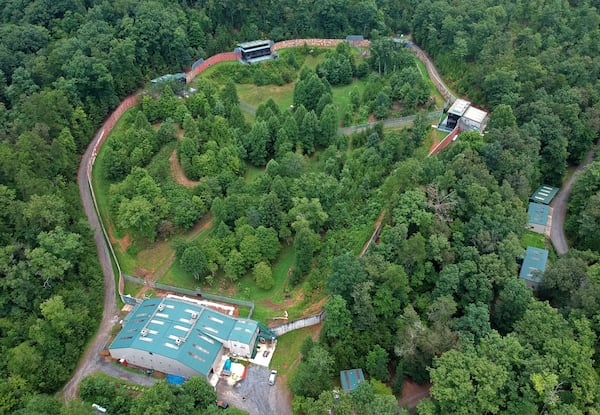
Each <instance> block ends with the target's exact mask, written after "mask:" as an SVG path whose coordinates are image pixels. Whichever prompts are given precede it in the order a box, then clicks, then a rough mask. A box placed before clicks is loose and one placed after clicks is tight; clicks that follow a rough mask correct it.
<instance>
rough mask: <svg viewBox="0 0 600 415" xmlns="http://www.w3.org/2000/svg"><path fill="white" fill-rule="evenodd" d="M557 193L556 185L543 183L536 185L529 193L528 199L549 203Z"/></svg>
mask: <svg viewBox="0 0 600 415" xmlns="http://www.w3.org/2000/svg"><path fill="white" fill-rule="evenodd" d="M557 193H558V187H552V186H548V185H546V184H543V185H541V186H540V187H538V189H537V190H536V191H535V192H534V193H533V194H532V195H531V197H530V198H529V200H531V201H532V202H537V203H543V204H544V205H549V204H550V202H552V199H554V196H556V194H557Z"/></svg>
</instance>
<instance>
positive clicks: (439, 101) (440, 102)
mask: <svg viewBox="0 0 600 415" xmlns="http://www.w3.org/2000/svg"><path fill="white" fill-rule="evenodd" d="M415 62H416V65H417V68H418V69H419V72H421V76H422V77H423V79H425V82H427V85H429V93H430V95H431V96H433V97H434V98H435V106H436V108H442V107H443V106H444V102H446V98H444V97H443V96H442V94H441V93H440V91H438V89H437V88H436V86H435V84H434V83H433V81H432V80H431V78H430V77H429V73H428V72H427V67H426V66H425V64H424V63H423V62H421V61H420V60H419V59H417V58H415Z"/></svg>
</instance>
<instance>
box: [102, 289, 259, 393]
mask: <svg viewBox="0 0 600 415" xmlns="http://www.w3.org/2000/svg"><path fill="white" fill-rule="evenodd" d="M258 332H259V329H258V324H257V322H256V321H253V320H248V319H238V318H235V317H232V316H228V315H226V314H223V313H220V312H218V311H215V310H212V309H210V308H207V307H205V306H203V305H201V304H200V303H199V302H198V301H195V300H194V299H191V298H185V297H179V296H174V295H168V296H166V297H163V298H152V299H148V300H144V301H143V302H142V303H141V304H139V305H138V306H137V307H136V308H135V309H133V310H132V311H131V312H130V313H129V314H128V315H127V317H126V319H125V320H124V321H123V323H122V329H121V331H120V332H119V334H118V335H117V337H116V338H115V340H114V341H113V343H112V344H111V345H110V347H109V351H110V354H111V356H112V357H113V358H115V359H124V360H125V361H127V362H128V363H131V364H134V365H136V366H140V367H144V368H148V369H154V370H158V371H160V372H164V373H170V374H175V375H179V376H184V377H191V376H203V377H205V378H206V379H207V380H209V381H210V379H211V377H213V376H214V375H215V374H217V373H218V372H219V369H220V368H219V366H220V365H221V360H222V359H221V358H222V356H223V355H224V353H225V351H226V350H228V351H229V353H232V354H235V355H238V356H242V357H246V358H250V357H251V356H252V353H253V352H254V349H255V346H256V341H257V339H258Z"/></svg>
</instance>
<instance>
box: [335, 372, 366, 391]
mask: <svg viewBox="0 0 600 415" xmlns="http://www.w3.org/2000/svg"><path fill="white" fill-rule="evenodd" d="M364 380H365V375H364V374H363V371H362V369H350V370H342V371H341V372H340V381H341V383H342V389H344V392H351V391H353V390H354V389H356V388H357V387H358V384H359V383H360V382H362V381H364Z"/></svg>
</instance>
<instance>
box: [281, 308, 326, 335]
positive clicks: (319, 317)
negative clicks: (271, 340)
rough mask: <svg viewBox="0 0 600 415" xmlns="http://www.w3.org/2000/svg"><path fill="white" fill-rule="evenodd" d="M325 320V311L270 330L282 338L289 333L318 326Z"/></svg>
mask: <svg viewBox="0 0 600 415" xmlns="http://www.w3.org/2000/svg"><path fill="white" fill-rule="evenodd" d="M323 320H325V311H321V312H320V313H319V314H314V315H312V316H310V317H305V318H301V319H299V320H294V321H292V322H289V323H285V324H282V325H280V326H277V327H272V328H270V330H271V331H272V332H273V333H275V334H276V335H277V336H281V335H282V334H285V333H288V332H290V331H292V330H297V329H301V328H304V327H309V326H314V325H317V324H319V323H320V322H322V321H323Z"/></svg>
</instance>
